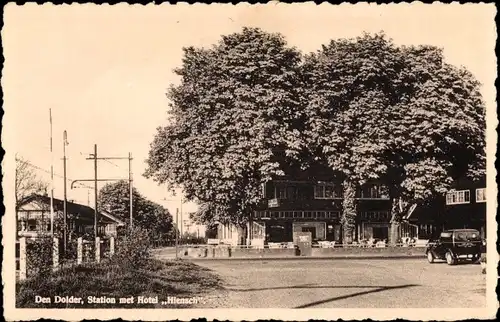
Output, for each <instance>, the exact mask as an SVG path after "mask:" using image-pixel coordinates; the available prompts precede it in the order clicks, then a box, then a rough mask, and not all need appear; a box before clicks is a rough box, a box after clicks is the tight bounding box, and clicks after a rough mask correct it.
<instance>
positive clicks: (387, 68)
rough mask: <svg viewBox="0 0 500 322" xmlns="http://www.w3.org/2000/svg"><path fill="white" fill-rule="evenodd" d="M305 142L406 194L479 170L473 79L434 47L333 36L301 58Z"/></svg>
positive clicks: (479, 108)
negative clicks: (303, 60) (304, 82)
mask: <svg viewBox="0 0 500 322" xmlns="http://www.w3.org/2000/svg"><path fill="white" fill-rule="evenodd" d="M304 70H305V73H306V75H307V76H308V84H309V90H308V93H309V99H308V102H309V104H308V106H307V111H308V118H307V120H308V124H309V127H308V131H306V133H307V137H308V138H309V143H310V147H311V149H313V150H314V151H316V152H319V153H321V154H322V156H324V157H325V158H326V159H327V160H328V164H329V165H330V166H331V167H332V168H333V169H334V170H337V171H339V172H341V173H343V174H345V175H346V176H349V177H350V178H351V179H352V180H358V181H360V182H365V181H367V180H370V179H384V180H385V181H387V182H390V183H391V184H392V185H393V186H395V187H398V188H400V189H398V191H393V196H394V197H400V196H402V195H404V196H405V197H406V198H408V199H412V200H424V199H426V198H429V197H432V196H433V195H434V194H443V193H444V192H446V191H447V190H448V189H449V186H450V183H451V182H452V180H453V179H457V178H459V177H463V176H469V177H472V178H478V177H479V176H481V175H482V174H484V168H485V164H484V160H485V150H484V148H485V134H484V129H485V106H484V104H483V102H482V99H481V95H480V92H479V85H480V84H479V83H478V82H477V81H476V80H475V79H474V77H473V76H472V75H471V74H470V72H468V71H467V70H466V69H465V68H457V67H454V66H452V65H449V64H447V63H445V62H444V57H443V52H442V50H441V49H439V48H436V47H432V46H411V47H404V46H401V47H398V46H395V45H394V44H393V43H392V41H391V40H388V39H387V38H386V36H385V35H384V34H383V33H380V34H375V35H369V34H365V35H363V36H362V37H358V38H356V39H341V40H332V41H331V42H330V43H329V44H328V45H325V46H323V49H322V50H320V51H318V52H317V53H315V54H312V55H310V56H308V57H307V58H306V63H305V64H304Z"/></svg>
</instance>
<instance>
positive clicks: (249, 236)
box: [246, 215, 253, 246]
mask: <svg viewBox="0 0 500 322" xmlns="http://www.w3.org/2000/svg"><path fill="white" fill-rule="evenodd" d="M252 228H253V219H252V215H250V217H249V219H248V223H247V229H246V230H247V232H246V233H247V234H246V236H247V246H251V245H252V239H253V236H252V232H253V229H252Z"/></svg>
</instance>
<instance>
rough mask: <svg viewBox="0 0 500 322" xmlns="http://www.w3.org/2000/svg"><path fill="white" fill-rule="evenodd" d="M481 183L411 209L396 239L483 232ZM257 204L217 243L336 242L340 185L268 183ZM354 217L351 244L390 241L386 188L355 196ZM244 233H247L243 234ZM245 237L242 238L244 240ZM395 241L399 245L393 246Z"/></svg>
mask: <svg viewBox="0 0 500 322" xmlns="http://www.w3.org/2000/svg"><path fill="white" fill-rule="evenodd" d="M485 191H486V190H485V180H480V181H478V182H470V181H465V180H457V181H456V182H455V183H454V185H453V190H452V191H450V192H449V193H448V194H447V195H446V196H445V197H442V198H436V200H433V201H432V202H428V203H424V204H421V205H418V206H417V205H413V206H412V207H411V208H410V211H409V212H408V213H407V214H406V215H405V216H404V218H403V222H401V223H400V225H399V226H398V230H399V233H398V235H399V236H400V237H401V238H411V239H415V240H417V242H419V240H420V241H422V242H425V241H427V240H428V239H429V238H431V237H433V236H434V235H436V234H439V232H441V231H443V230H444V229H452V228H475V229H478V230H479V231H480V232H481V234H482V235H483V237H484V236H485V232H486V229H485V227H486V193H485ZM262 195H263V203H262V205H261V206H260V207H259V209H258V210H257V211H255V213H254V215H253V218H252V220H251V221H250V222H251V223H250V224H249V225H248V227H247V228H246V230H241V229H237V228H236V227H234V226H233V225H220V226H219V232H218V238H219V239H220V240H223V242H224V243H228V244H243V243H245V239H247V238H248V239H249V240H246V243H251V244H254V245H255V244H260V243H282V242H294V241H295V239H294V236H295V235H296V234H297V233H299V232H310V233H311V236H312V239H313V240H314V241H317V242H321V241H329V242H335V243H341V242H342V240H343V233H344V232H343V229H342V225H341V221H340V219H341V213H342V202H343V196H342V183H341V182H340V181H337V182H335V181H320V180H273V181H270V182H268V183H266V184H265V186H263V191H262ZM356 205H357V212H358V215H357V217H356V222H355V228H354V230H353V232H352V236H353V238H354V241H357V242H360V241H363V240H370V239H374V240H380V241H387V242H390V240H389V239H390V226H391V223H390V220H391V213H390V210H391V201H390V199H389V189H388V186H387V185H385V184H383V183H381V182H370V183H367V184H365V185H363V186H362V187H360V188H358V189H357V191H356ZM247 231H249V232H250V234H247ZM245 236H246V237H245ZM396 242H400V240H398V241H396Z"/></svg>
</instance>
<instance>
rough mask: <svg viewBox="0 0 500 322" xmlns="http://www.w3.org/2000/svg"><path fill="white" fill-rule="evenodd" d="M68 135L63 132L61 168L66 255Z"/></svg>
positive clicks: (64, 248) (64, 247)
mask: <svg viewBox="0 0 500 322" xmlns="http://www.w3.org/2000/svg"><path fill="white" fill-rule="evenodd" d="M68 144H69V143H68V133H67V132H66V130H64V132H63V168H64V171H63V172H64V173H63V176H64V203H63V216H64V227H63V251H64V254H66V249H67V243H68V222H67V220H68V209H67V202H68V201H67V199H68V195H67V189H66V145H68Z"/></svg>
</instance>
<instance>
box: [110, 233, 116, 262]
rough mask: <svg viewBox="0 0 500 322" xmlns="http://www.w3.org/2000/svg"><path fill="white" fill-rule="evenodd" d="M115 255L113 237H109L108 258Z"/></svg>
mask: <svg viewBox="0 0 500 322" xmlns="http://www.w3.org/2000/svg"><path fill="white" fill-rule="evenodd" d="M114 254H115V237H114V236H111V237H110V238H109V257H113V255H114Z"/></svg>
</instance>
